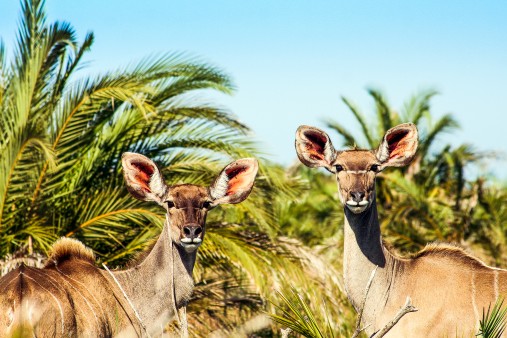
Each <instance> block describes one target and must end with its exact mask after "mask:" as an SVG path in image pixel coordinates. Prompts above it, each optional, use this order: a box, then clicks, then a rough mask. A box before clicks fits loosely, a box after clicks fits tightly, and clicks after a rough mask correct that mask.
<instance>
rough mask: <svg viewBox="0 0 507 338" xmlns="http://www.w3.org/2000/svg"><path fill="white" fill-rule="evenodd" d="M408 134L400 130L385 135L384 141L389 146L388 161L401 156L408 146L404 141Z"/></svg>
mask: <svg viewBox="0 0 507 338" xmlns="http://www.w3.org/2000/svg"><path fill="white" fill-rule="evenodd" d="M408 134H409V132H408V131H407V130H400V131H397V132H394V133H391V134H389V135H387V137H386V140H387V144H388V146H389V159H393V158H396V157H399V156H403V155H404V154H405V151H406V150H407V147H408V146H409V144H408V143H407V142H406V141H405V140H406V137H407V135H408Z"/></svg>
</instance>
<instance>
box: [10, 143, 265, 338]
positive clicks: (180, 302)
mask: <svg viewBox="0 0 507 338" xmlns="http://www.w3.org/2000/svg"><path fill="white" fill-rule="evenodd" d="M122 166H123V172H124V178H125V182H126V185H127V189H128V190H129V192H130V193H131V194H132V195H133V196H134V197H135V198H138V199H140V200H144V201H153V202H156V203H158V204H159V205H160V206H162V207H163V208H164V209H165V210H166V220H165V222H164V227H163V230H162V232H161V234H160V235H159V237H158V239H157V240H156V242H155V244H154V245H153V246H152V247H151V249H148V251H146V253H145V255H144V257H143V258H139V259H138V260H137V261H134V262H133V264H130V268H127V269H124V270H109V269H107V270H102V269H99V268H98V267H96V266H95V259H94V256H93V253H92V251H91V250H90V249H88V248H86V247H85V246H84V245H83V244H82V243H81V242H79V241H77V240H73V239H68V238H64V239H60V240H59V241H57V242H56V243H55V244H54V246H53V248H52V253H51V254H50V256H49V259H48V261H47V263H46V265H45V267H44V268H42V269H37V268H31V267H27V266H21V267H19V268H17V269H16V270H13V271H11V272H9V273H8V274H7V275H5V276H4V277H3V278H2V279H0V336H1V337H11V336H13V335H17V336H25V335H26V336H30V337H32V336H33V337H64V336H65V337H76V336H78V337H145V336H156V335H160V334H161V333H163V329H164V325H165V324H167V323H168V322H169V321H170V320H171V319H173V318H174V317H175V316H176V312H177V311H178V310H177V309H180V308H182V307H183V306H184V305H186V302H187V301H188V300H189V298H190V296H191V293H192V289H193V279H192V270H193V267H194V263H195V260H196V254H197V249H198V248H199V246H200V245H201V243H202V241H203V239H204V234H205V222H206V215H207V213H208V211H209V210H210V209H212V208H214V207H215V206H217V205H219V204H223V203H239V202H241V201H243V200H244V199H246V198H247V196H248V195H249V194H250V192H251V190H252V187H253V183H254V179H255V176H256V174H257V170H258V164H257V161H256V160H255V159H252V158H245V159H240V160H237V161H235V162H232V163H230V164H229V165H227V166H226V167H225V168H224V169H223V170H222V172H221V173H220V174H219V175H218V177H216V179H215V180H214V182H213V183H212V184H211V185H210V187H209V188H208V187H202V186H197V185H192V184H180V185H173V186H168V185H166V183H165V182H164V179H163V178H162V174H161V172H160V171H159V169H158V168H157V166H156V164H155V163H154V162H153V161H152V160H150V159H149V158H147V157H145V156H143V155H141V154H136V153H125V154H124V155H123V156H122Z"/></svg>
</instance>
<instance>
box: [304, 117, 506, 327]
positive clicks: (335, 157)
mask: <svg viewBox="0 0 507 338" xmlns="http://www.w3.org/2000/svg"><path fill="white" fill-rule="evenodd" d="M417 134H418V133H417V129H416V127H415V125H414V124H411V123H406V124H401V125H398V126H396V127H394V128H391V129H389V130H388V131H387V132H386V134H385V136H384V138H383V140H382V142H381V144H380V146H379V147H378V148H377V149H375V150H357V149H352V150H344V151H336V150H335V149H334V148H333V145H332V143H331V140H330V138H329V136H328V135H327V134H326V133H325V132H324V131H322V130H320V129H318V128H314V127H309V126H300V127H299V128H298V130H297V132H296V151H297V154H298V157H299V159H300V160H301V162H303V163H304V164H305V165H307V166H309V167H324V168H326V169H327V170H329V171H330V172H332V173H334V174H335V176H336V180H337V182H338V190H339V198H340V200H341V203H342V204H343V206H344V212H345V225H344V255H343V274H344V284H345V291H346V293H347V296H348V298H349V300H350V302H351V303H352V305H353V306H354V308H355V309H356V311H359V308H360V304H361V302H362V299H363V297H364V294H365V288H366V285H367V282H368V280H369V277H370V274H371V272H372V271H373V270H374V269H375V267H376V266H378V268H377V271H376V274H375V276H374V279H373V282H372V284H371V287H370V289H369V293H368V298H367V300H366V303H365V306H364V308H363V325H364V326H367V325H368V327H367V330H366V331H367V332H368V333H370V334H372V333H374V332H376V331H378V330H379V329H381V328H382V327H383V326H384V325H385V324H387V322H389V321H390V320H391V319H393V317H395V315H396V313H397V312H398V311H399V310H400V308H401V307H402V306H403V304H404V303H405V300H406V298H407V297H411V300H412V304H413V305H414V306H415V307H416V308H417V309H418V311H417V312H414V313H409V314H407V315H406V316H404V317H403V318H402V319H401V320H400V322H398V324H397V325H396V326H394V328H393V329H392V330H391V331H389V333H388V334H387V335H386V337H462V336H463V337H472V336H474V333H476V332H477V331H476V330H477V328H478V323H479V320H480V319H481V316H482V309H483V308H484V307H486V308H487V307H488V305H489V304H490V303H492V302H493V303H494V302H495V300H496V299H497V298H498V297H499V296H501V295H505V292H506V291H507V270H501V269H496V268H492V267H489V266H487V265H485V264H484V263H483V262H481V261H480V260H478V259H476V258H474V257H472V256H470V255H469V254H467V253H466V252H465V251H463V250H462V249H460V248H458V247H455V246H452V245H446V244H440V245H435V244H432V245H428V246H427V247H426V248H425V249H424V250H422V251H421V252H419V253H417V254H416V255H414V256H412V257H411V258H401V257H398V256H397V255H395V254H394V253H392V252H390V251H389V250H388V249H387V248H386V247H385V246H384V245H383V242H382V238H381V234H380V226H379V220H378V214H377V206H376V200H375V177H376V176H377V174H378V173H379V172H381V171H382V170H383V169H385V168H387V167H401V166H405V165H407V164H409V163H410V161H411V160H412V158H413V157H414V156H415V154H416V149H417V145H418V139H417Z"/></svg>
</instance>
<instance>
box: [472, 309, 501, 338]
mask: <svg viewBox="0 0 507 338" xmlns="http://www.w3.org/2000/svg"><path fill="white" fill-rule="evenodd" d="M502 306H503V299H497V301H496V302H495V305H494V306H493V309H491V304H490V305H489V306H488V310H487V311H486V313H484V309H482V319H481V320H480V321H479V332H478V333H477V336H478V337H483V338H500V337H501V336H502V334H503V332H504V331H505V326H506V325H507V317H506V316H507V308H506V307H502Z"/></svg>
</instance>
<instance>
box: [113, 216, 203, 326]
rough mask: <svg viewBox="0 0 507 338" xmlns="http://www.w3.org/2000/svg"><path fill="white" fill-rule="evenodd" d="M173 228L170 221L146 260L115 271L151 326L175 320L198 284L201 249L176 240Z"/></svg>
mask: <svg viewBox="0 0 507 338" xmlns="http://www.w3.org/2000/svg"><path fill="white" fill-rule="evenodd" d="M170 231H171V229H170V225H169V224H168V222H167V221H166V223H165V224H164V228H163V230H162V232H161V233H160V236H159V238H158V239H157V242H156V243H155V245H154V246H153V248H152V249H151V251H150V252H149V253H148V255H147V256H146V257H145V258H144V259H143V260H141V261H139V262H137V264H136V265H135V266H133V267H131V268H130V269H128V270H122V271H115V272H114V275H115V277H116V278H117V280H118V282H119V283H120V285H121V286H122V288H123V289H124V291H125V293H126V294H127V296H128V297H129V298H130V299H131V301H132V303H133V305H134V307H135V309H136V310H137V311H138V312H139V314H140V317H141V318H142V320H143V321H144V322H145V323H144V324H145V325H146V326H147V327H148V328H154V327H155V328H158V326H159V325H160V324H161V323H167V322H168V321H169V320H170V319H172V318H173V317H174V316H175V311H174V310H175V309H177V308H180V307H182V306H184V305H185V304H186V302H188V300H189V299H190V296H191V294H192V290H193V286H194V285H193V278H192V270H193V267H194V263H195V259H196V255H197V252H196V251H194V252H191V253H188V252H186V251H185V250H184V249H183V248H181V247H180V246H179V245H177V244H176V243H173V242H172V238H171V237H170V235H171V233H170ZM161 327H163V326H161ZM149 331H150V330H149Z"/></svg>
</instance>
